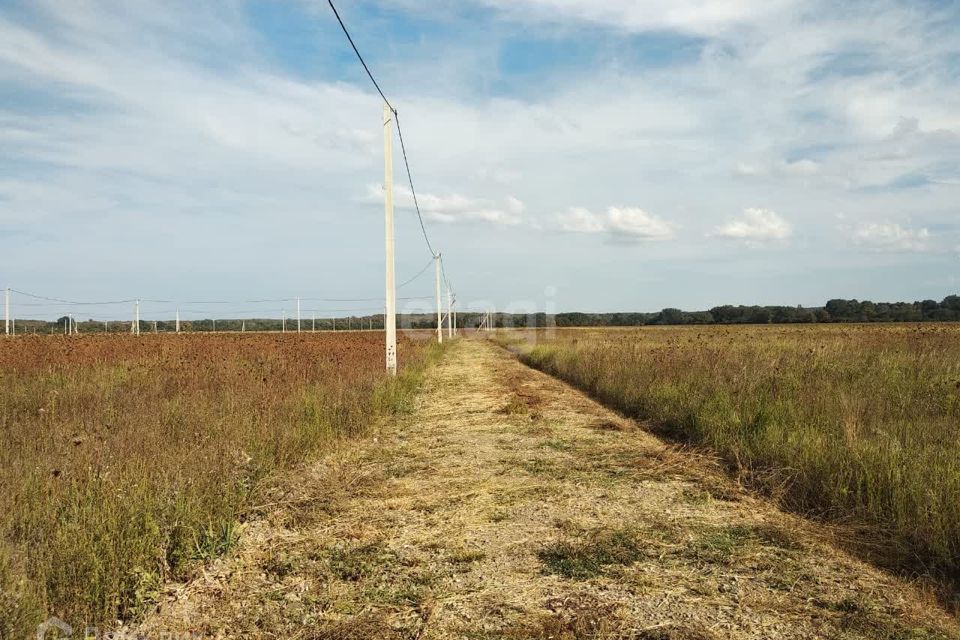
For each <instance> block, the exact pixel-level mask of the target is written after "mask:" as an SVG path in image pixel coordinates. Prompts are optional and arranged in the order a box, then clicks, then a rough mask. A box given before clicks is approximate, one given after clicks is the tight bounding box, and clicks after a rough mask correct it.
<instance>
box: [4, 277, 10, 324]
mask: <svg viewBox="0 0 960 640" xmlns="http://www.w3.org/2000/svg"><path fill="white" fill-rule="evenodd" d="M3 318H4V324H3V326H4V333H5V334H6V335H10V287H7V290H6V292H5V293H4V296H3Z"/></svg>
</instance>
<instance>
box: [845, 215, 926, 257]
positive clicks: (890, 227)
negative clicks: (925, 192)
mask: <svg viewBox="0 0 960 640" xmlns="http://www.w3.org/2000/svg"><path fill="white" fill-rule="evenodd" d="M853 241H854V242H855V243H856V244H858V245H860V246H862V247H866V248H868V249H872V250H874V251H904V252H909V251H915V252H921V251H927V250H929V249H930V232H929V231H928V230H927V229H924V228H921V229H911V228H909V227H907V228H905V227H901V226H900V225H899V224H896V223H877V222H871V223H867V224H863V225H861V226H859V227H858V228H857V229H856V230H854V232H853Z"/></svg>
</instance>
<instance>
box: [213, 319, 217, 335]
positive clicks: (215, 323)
mask: <svg viewBox="0 0 960 640" xmlns="http://www.w3.org/2000/svg"><path fill="white" fill-rule="evenodd" d="M213 332H214V333H216V332H217V319H216V318H214V319H213Z"/></svg>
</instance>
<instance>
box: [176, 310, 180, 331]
mask: <svg viewBox="0 0 960 640" xmlns="http://www.w3.org/2000/svg"><path fill="white" fill-rule="evenodd" d="M176 324H177V333H180V309H177V323H176Z"/></svg>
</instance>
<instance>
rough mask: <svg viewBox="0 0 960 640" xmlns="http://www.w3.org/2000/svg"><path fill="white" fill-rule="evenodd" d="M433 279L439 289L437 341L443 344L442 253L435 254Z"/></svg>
mask: <svg viewBox="0 0 960 640" xmlns="http://www.w3.org/2000/svg"><path fill="white" fill-rule="evenodd" d="M433 279H434V282H435V283H436V289H437V343H438V344H443V310H442V309H441V308H440V304H441V303H440V254H439V253H438V254H437V255H435V256H433Z"/></svg>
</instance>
